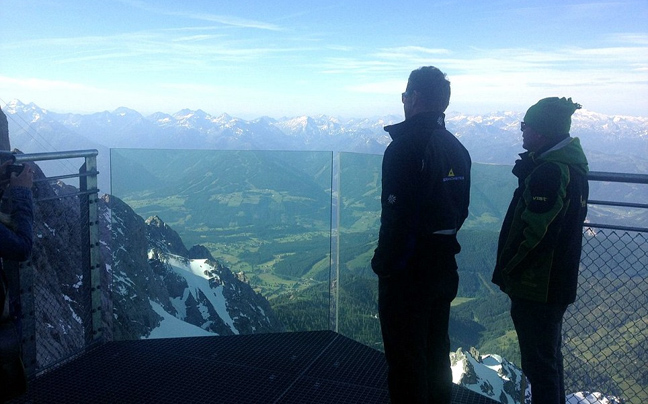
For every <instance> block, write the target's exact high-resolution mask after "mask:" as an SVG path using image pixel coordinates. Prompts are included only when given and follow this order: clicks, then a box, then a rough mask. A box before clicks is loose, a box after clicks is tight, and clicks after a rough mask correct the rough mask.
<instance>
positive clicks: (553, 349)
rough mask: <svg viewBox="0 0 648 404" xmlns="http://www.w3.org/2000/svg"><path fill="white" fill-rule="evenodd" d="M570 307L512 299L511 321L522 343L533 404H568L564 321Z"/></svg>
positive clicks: (523, 366)
mask: <svg viewBox="0 0 648 404" xmlns="http://www.w3.org/2000/svg"><path fill="white" fill-rule="evenodd" d="M565 310H567V305H566V304H548V303H538V302H533V301H530V300H524V299H519V298H511V318H512V319H513V324H514V325H515V331H516V332H517V335H518V341H519V343H520V354H521V356H522V370H523V371H524V374H525V375H526V376H527V378H528V379H529V382H530V383H531V396H532V399H531V402H532V403H533V404H554V403H555V404H565V380H564V372H563V355H562V352H561V345H562V320H563V316H564V314H565Z"/></svg>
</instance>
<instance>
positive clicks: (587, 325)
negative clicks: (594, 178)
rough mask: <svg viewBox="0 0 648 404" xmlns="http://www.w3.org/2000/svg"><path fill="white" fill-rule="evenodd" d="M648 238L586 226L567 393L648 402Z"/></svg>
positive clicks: (571, 317)
mask: <svg viewBox="0 0 648 404" xmlns="http://www.w3.org/2000/svg"><path fill="white" fill-rule="evenodd" d="M647 238H648V234H647V233H645V232H628V231H622V230H610V229H598V228H591V227H588V228H585V231H584V236H583V252H582V256H581V270H580V281H579V291H578V298H577V301H576V302H575V303H574V304H573V305H571V306H570V308H569V309H568V312H567V314H566V315H565V321H564V325H563V334H564V347H563V353H564V355H565V378H566V380H565V383H566V389H567V391H582V389H583V388H587V389H589V390H590V391H598V392H605V393H606V394H609V395H614V396H616V397H618V398H621V399H623V400H624V402H626V403H646V402H648V344H647V337H648V244H647V243H646V241H647V240H646V239H647Z"/></svg>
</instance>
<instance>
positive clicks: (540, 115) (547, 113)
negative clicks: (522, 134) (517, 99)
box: [524, 97, 581, 136]
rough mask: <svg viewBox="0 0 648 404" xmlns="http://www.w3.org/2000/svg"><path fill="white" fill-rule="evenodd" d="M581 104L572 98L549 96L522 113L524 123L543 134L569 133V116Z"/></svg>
mask: <svg viewBox="0 0 648 404" xmlns="http://www.w3.org/2000/svg"><path fill="white" fill-rule="evenodd" d="M580 108H581V105H580V104H577V103H575V102H572V99H571V98H569V99H566V98H565V97H563V98H558V97H549V98H543V99H541V100H540V101H538V102H537V103H536V104H535V105H534V106H532V107H531V108H529V110H528V111H527V113H526V115H524V123H525V124H527V125H529V126H530V127H531V128H533V130H535V131H536V132H538V133H540V134H541V135H544V136H558V135H567V134H569V129H570V127H571V116H572V115H573V114H574V112H575V111H576V110H577V109H580Z"/></svg>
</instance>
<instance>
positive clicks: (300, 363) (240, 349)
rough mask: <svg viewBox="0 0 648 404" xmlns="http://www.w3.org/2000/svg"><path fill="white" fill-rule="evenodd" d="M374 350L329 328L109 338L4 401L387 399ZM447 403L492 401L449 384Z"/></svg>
mask: <svg viewBox="0 0 648 404" xmlns="http://www.w3.org/2000/svg"><path fill="white" fill-rule="evenodd" d="M386 373H387V364H386V363H385V358H384V355H383V353H382V352H379V351H377V350H374V349H372V348H369V347H367V346H365V345H362V344H360V343H358V342H356V341H353V340H351V339H349V338H346V337H344V336H342V335H340V334H336V333H335V332H332V331H316V332H293V333H280V334H256V335H240V336H238V335H237V336H225V337H218V336H215V337H194V338H174V339H156V340H139V341H119V342H109V343H106V344H104V345H101V346H99V347H97V348H95V349H94V350H92V351H89V352H87V353H85V354H83V355H81V356H80V357H79V358H77V359H75V360H73V361H71V362H69V363H67V364H65V365H63V366H61V367H59V368H56V369H54V370H51V371H49V372H47V373H45V374H44V375H42V376H40V377H38V378H37V379H35V380H33V381H31V383H30V386H29V391H28V392H27V394H25V395H24V396H23V397H21V398H20V399H17V400H13V401H11V403H66V404H69V403H236V404H244V403H300V404H301V403H309V404H310V403H312V404H315V403H336V404H344V403H362V404H367V403H388V402H389V395H388V392H387V376H386ZM453 403H454V404H492V403H495V401H492V400H490V399H489V398H487V397H485V396H482V395H479V394H476V393H474V392H472V391H470V390H468V389H465V388H463V387H459V386H454V389H453Z"/></svg>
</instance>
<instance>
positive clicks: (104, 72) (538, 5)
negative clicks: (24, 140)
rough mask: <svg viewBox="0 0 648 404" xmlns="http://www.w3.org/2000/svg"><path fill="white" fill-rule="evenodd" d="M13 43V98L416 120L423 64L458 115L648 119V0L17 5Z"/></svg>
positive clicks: (2, 17) (5, 77)
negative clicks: (411, 115)
mask: <svg viewBox="0 0 648 404" xmlns="http://www.w3.org/2000/svg"><path fill="white" fill-rule="evenodd" d="M405 3H406V4H405ZM0 38H1V39H0V106H1V105H4V103H6V102H9V101H10V100H12V99H19V100H21V101H22V102H26V103H27V102H34V103H36V104H37V105H39V106H40V107H43V108H46V109H49V110H52V111H56V112H82V113H87V112H97V111H104V110H114V109H115V108H117V107H120V106H125V107H129V108H132V109H135V110H137V111H140V112H142V113H144V114H149V113H153V112H157V111H161V112H166V113H174V112H177V111H179V110H180V109H183V108H190V109H202V110H204V111H206V112H208V113H210V114H213V115H218V114H221V113H224V112H225V113H228V114H230V115H234V116H238V117H241V118H246V119H251V118H256V117H260V116H271V117H276V118H279V117H282V116H297V115H318V114H327V115H335V116H341V117H372V116H376V115H384V114H401V115H402V105H401V102H400V93H401V92H402V91H404V89H405V85H406V83H407V77H408V75H409V72H410V71H411V70H413V69H415V68H417V67H419V66H423V65H434V66H437V67H439V68H440V69H441V70H443V71H444V72H446V73H447V75H448V78H449V79H450V81H451V83H452V92H453V94H452V99H451V103H450V107H449V111H459V112H463V113H467V114H478V113H487V112H497V111H521V112H522V111H524V110H526V108H528V107H529V106H530V105H532V104H534V103H535V102H536V101H537V100H538V99H540V98H544V97H548V96H566V97H572V98H573V99H574V101H577V102H579V103H581V104H583V106H584V108H585V109H588V110H591V111H595V112H600V113H604V114H610V115H613V114H620V115H633V116H648V2H647V1H646V0H619V1H614V0H612V1H570V0H561V1H556V0H545V1H542V2H539V1H519V0H518V1H514V0H511V1H508V0H505V1H497V0H492V1H488V2H486V1H430V0H411V1H405V2H403V1H391V0H386V1H375V2H370V1H368V0H365V1H353V0H344V1H327V2H321V1H312V0H298V1H297V0H294V1H293V0H272V1H270V0H268V1H265V0H264V1H261V0H255V1H248V0H237V1H186V2H185V1H183V2H180V1H169V0H159V1H153V0H101V1H87V0H67V1H59V0H2V2H1V3H0Z"/></svg>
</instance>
